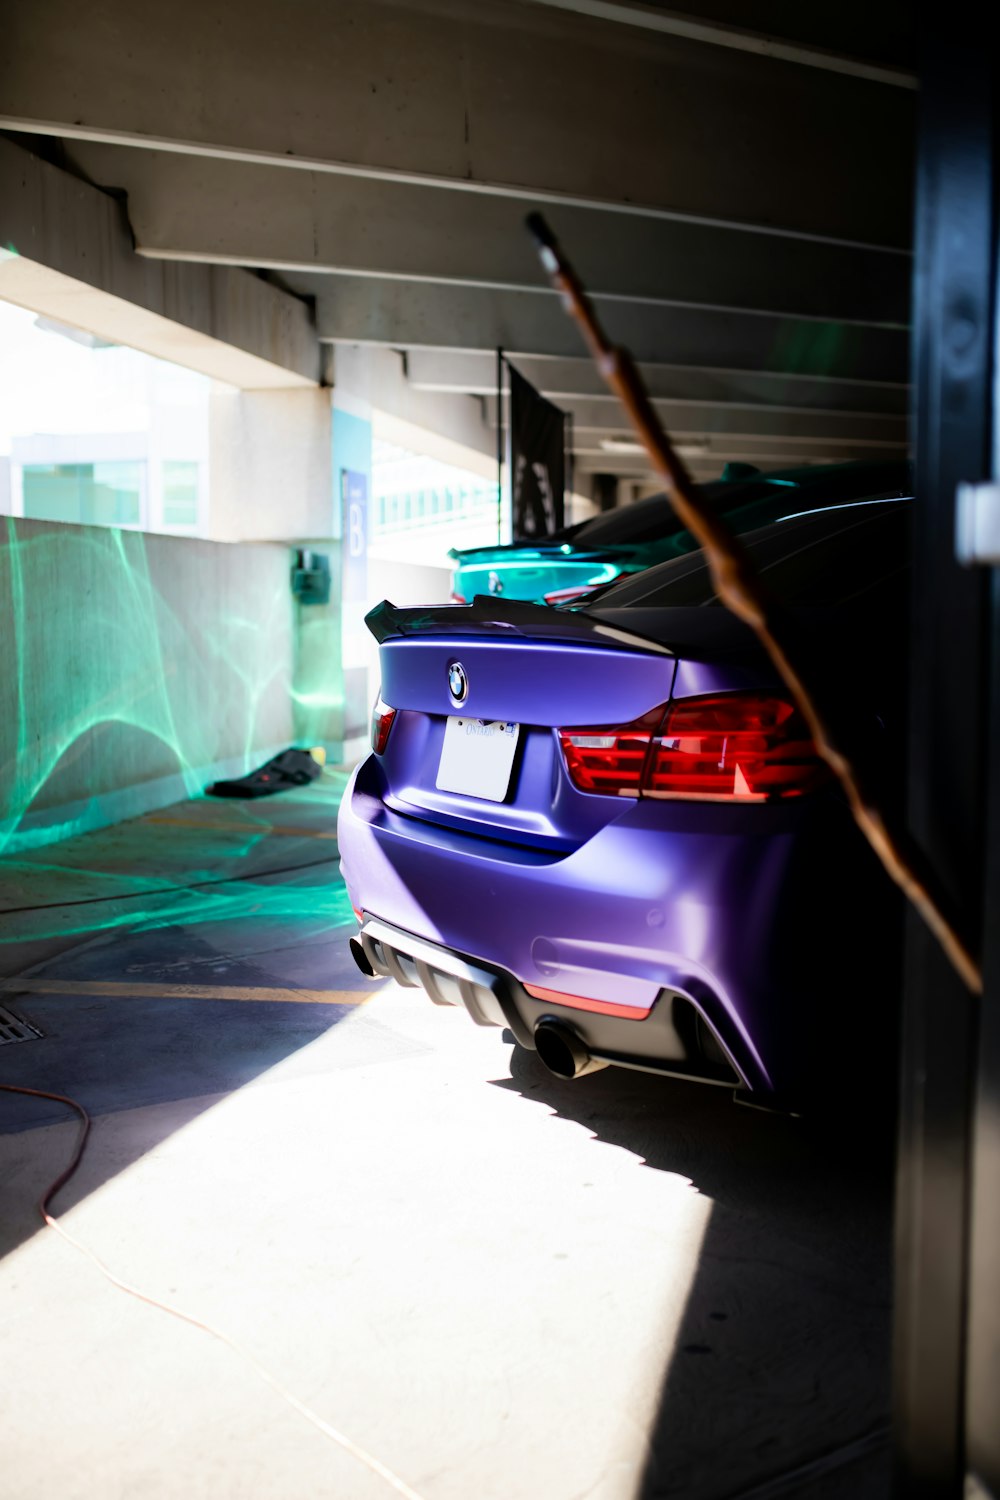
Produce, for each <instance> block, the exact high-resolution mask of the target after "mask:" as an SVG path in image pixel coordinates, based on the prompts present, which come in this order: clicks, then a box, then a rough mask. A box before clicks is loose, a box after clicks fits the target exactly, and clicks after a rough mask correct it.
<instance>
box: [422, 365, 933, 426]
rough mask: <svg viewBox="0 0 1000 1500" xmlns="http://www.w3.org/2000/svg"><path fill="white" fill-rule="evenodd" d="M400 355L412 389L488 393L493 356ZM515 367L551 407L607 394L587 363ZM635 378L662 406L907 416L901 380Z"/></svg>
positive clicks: (746, 375)
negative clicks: (735, 405) (681, 403)
mask: <svg viewBox="0 0 1000 1500" xmlns="http://www.w3.org/2000/svg"><path fill="white" fill-rule="evenodd" d="M405 355H406V367H407V372H408V376H409V381H410V384H411V386H413V387H414V388H415V389H417V390H426V391H466V392H469V393H472V394H476V395H481V396H490V395H492V394H493V393H494V392H495V391H496V378H497V377H496V355H495V353H492V352H490V353H485V352H475V353H469V352H461V351H456V350H448V349H408V350H406V351H405ZM517 368H518V370H519V371H520V372H521V374H522V375H523V376H524V378H525V380H529V381H530V382H531V383H532V385H534V386H535V387H536V389H538V390H539V391H541V392H542V394H543V395H545V396H548V397H549V399H550V400H551V401H555V402H556V403H557V404H558V403H559V402H562V401H565V400H571V399H573V398H575V397H583V396H590V397H594V398H601V399H603V398H605V397H607V396H608V388H607V386H606V385H605V383H604V381H603V380H602V378H601V376H600V375H599V373H598V371H597V370H596V368H595V367H594V362H593V360H591V359H538V358H533V357H531V356H530V355H528V356H523V355H522V356H519V358H518V360H517ZM642 374H643V378H644V380H645V382H646V387H647V389H648V391H649V393H650V395H651V396H652V397H654V399H657V400H663V401H677V400H692V401H709V402H733V401H737V402H743V403H747V404H750V405H753V406H761V407H769V406H770V407H779V408H781V409H783V410H795V411H798V410H818V411H830V412H834V411H843V412H873V413H884V414H886V415H896V416H905V415H906V411H907V400H908V387H907V386H906V385H905V384H904V383H903V382H898V383H895V384H892V383H879V382H875V381H864V380H860V381H844V380H831V379H829V378H827V377H823V376H820V377H816V376H807V375H802V374H800V373H798V372H795V373H792V372H788V373H785V374H780V375H774V374H770V373H768V372H762V371H751V370H712V369H695V368H693V367H691V366H690V365H688V366H677V365H650V364H647V365H645V366H644V367H643V371H642ZM609 399H613V398H609Z"/></svg>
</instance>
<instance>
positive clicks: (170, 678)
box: [0, 519, 294, 852]
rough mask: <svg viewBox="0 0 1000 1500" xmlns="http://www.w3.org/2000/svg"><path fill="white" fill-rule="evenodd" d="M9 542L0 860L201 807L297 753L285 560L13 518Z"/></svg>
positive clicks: (260, 550) (266, 552)
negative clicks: (234, 782)
mask: <svg viewBox="0 0 1000 1500" xmlns="http://www.w3.org/2000/svg"><path fill="white" fill-rule="evenodd" d="M3 543H4V544H3V545H0V630H2V639H3V642H4V648H5V653H6V660H7V670H6V671H5V672H4V674H3V676H2V678H0V852H2V851H4V850H6V851H8V852H15V851H16V850H18V849H23V848H30V847H33V846H36V845H38V844H41V843H47V842H51V841H52V840H53V839H55V838H61V837H65V836H66V835H67V834H69V833H75V832H80V831H82V830H84V829H87V828H93V827H97V826H100V825H101V824H105V823H108V822H110V821H114V820H115V818H117V817H121V816H128V815H130V812H138V811H142V810H144V806H145V807H149V806H154V805H163V804H164V803H165V802H167V801H170V800H176V799H177V798H179V797H182V796H185V795H187V796H193V795H195V794H197V793H199V792H201V791H202V789H203V787H204V785H205V782H206V780H207V779H209V778H210V777H211V776H212V775H213V774H215V773H216V771H217V770H218V768H220V767H222V766H225V767H226V768H227V771H228V773H229V774H232V773H234V772H235V773H236V774H239V773H240V772H241V771H243V770H247V769H249V768H250V767H251V766H252V765H255V764H258V763H259V761H260V760H261V759H263V758H264V757H265V755H268V754H272V753H274V751H275V750H277V749H280V748H283V747H284V746H286V745H288V744H289V743H291V742H292V739H293V726H292V704H291V682H292V670H293V630H294V626H293V605H292V600H291V596H290V590H289V582H288V577H289V575H288V562H289V554H288V551H287V549H286V548H284V547H282V546H280V545H278V544H274V545H261V546H225V545H219V544H214V543H210V542H201V541H195V540H193V539H183V540H182V539H178V538H171V537H161V536H146V535H143V534H141V533H138V532H130V531H121V530H113V529H110V528H96V527H95V528H88V527H78V526H69V525H59V524H50V523H44V522H32V521H27V520H14V519H8V521H7V523H6V535H5V537H3ZM157 783H163V787H162V788H161V789H160V792H159V794H158V795H157V793H156V791H155V790H154V791H152V792H151V788H153V786H154V784H157ZM167 783H169V787H168V786H167ZM127 789H132V790H133V792H135V791H136V789H138V792H137V796H138V800H136V801H135V805H134V806H133V805H132V804H131V803H123V802H122V800H121V799H122V793H123V790H127ZM143 789H145V793H147V794H150V795H151V797H152V800H149V797H148V796H147V800H146V801H145V803H143V802H142V800H141V795H140V794H143ZM116 799H117V800H116ZM123 808H124V809H125V810H123Z"/></svg>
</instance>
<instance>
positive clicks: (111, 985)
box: [0, 979, 378, 1005]
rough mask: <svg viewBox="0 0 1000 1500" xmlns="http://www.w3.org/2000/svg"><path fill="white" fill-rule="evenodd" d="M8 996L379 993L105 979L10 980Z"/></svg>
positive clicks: (329, 997)
mask: <svg viewBox="0 0 1000 1500" xmlns="http://www.w3.org/2000/svg"><path fill="white" fill-rule="evenodd" d="M0 993H3V994H7V995H103V996H105V997H106V998H107V999H111V1000H279V1001H282V1002H283V1003H285V1004H292V1005H367V1003H368V1001H369V1000H373V999H374V998H375V996H376V995H377V994H378V991H377V990H290V989H268V988H263V987H258V986H256V985H255V986H253V987H252V988H250V987H246V986H243V985H237V984H125V983H122V982H121V981H118V980H103V979H9V980H4V981H0Z"/></svg>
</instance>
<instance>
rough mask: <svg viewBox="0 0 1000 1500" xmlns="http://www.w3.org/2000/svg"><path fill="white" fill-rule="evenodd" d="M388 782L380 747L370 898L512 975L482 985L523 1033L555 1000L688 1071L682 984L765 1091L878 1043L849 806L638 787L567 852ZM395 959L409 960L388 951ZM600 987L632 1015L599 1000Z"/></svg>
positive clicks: (362, 794) (366, 810)
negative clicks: (440, 807)
mask: <svg viewBox="0 0 1000 1500" xmlns="http://www.w3.org/2000/svg"><path fill="white" fill-rule="evenodd" d="M380 790H381V774H380V771H379V768H378V766H377V764H375V763H374V757H372V758H371V759H370V760H369V761H367V762H365V763H364V764H363V765H362V766H360V767H359V768H358V770H357V771H356V772H355V775H354V777H353V778H352V781H351V783H350V784H349V786H348V789H347V792H346V794H345V797H344V800H343V802H342V804H341V811H340V819H339V825H338V836H339V842H340V851H341V859H342V871H343V874H344V878H345V880H346V883H347V887H348V892H349V894H350V897H351V901H352V904H353V906H354V908H355V910H358V911H363V913H364V916H365V921H366V922H368V921H371V920H375V921H378V922H381V923H384V924H387V925H388V926H391V927H392V928H394V929H396V930H397V931H398V932H401V933H403V934H404V935H405V936H406V937H407V939H408V941H410V942H411V945H412V943H413V942H414V941H416V942H422V943H425V944H430V945H432V947H433V948H434V950H435V953H436V954H438V955H439V954H440V953H445V954H450V955H452V956H453V957H455V958H457V959H458V960H460V961H461V962H464V963H467V964H471V965H474V966H477V967H478V968H479V969H481V970H483V971H484V972H486V973H489V974H492V975H494V976H499V978H500V980H501V981H502V983H501V984H500V985H499V988H496V989H494V988H493V987H491V985H486V986H485V987H484V988H485V991H486V992H488V993H490V994H495V995H496V997H497V998H496V1001H495V1004H494V1005H493V1008H492V1010H491V1009H490V1002H488V1001H486V1000H485V999H484V1000H483V1002H482V1006H483V1015H481V1016H480V1017H479V1019H481V1020H482V1019H484V1018H485V1019H487V1020H490V1021H494V1022H495V1021H496V1020H497V1013H496V1007H497V1006H499V1011H500V1014H501V1016H502V1018H503V1020H504V1021H505V1023H506V1024H507V1025H509V1026H510V1028H511V1030H512V1031H514V1033H515V1035H516V1036H517V1037H518V1040H519V1041H522V1042H523V1044H524V1045H530V1040H531V1036H532V1034H533V1028H534V1026H535V1025H537V1022H538V1020H539V1018H540V1017H541V1015H543V1014H556V1015H558V1016H560V1017H562V1018H564V1019H566V1020H567V1021H568V1022H571V1023H572V1025H573V1026H574V1027H575V1029H576V1030H577V1031H578V1033H579V1034H580V1035H581V1036H582V1037H583V1038H584V1039H585V1040H586V1041H587V1043H588V1045H590V1046H592V1047H594V1048H595V1049H598V1050H599V1051H600V1052H601V1053H602V1055H604V1054H606V1055H608V1056H609V1058H610V1056H611V1054H616V1057H615V1060H621V1061H623V1062H629V1063H631V1065H632V1066H641V1067H645V1066H649V1067H651V1068H654V1069H656V1070H658V1071H681V1072H683V1071H684V1069H683V1068H679V1069H675V1068H674V1066H673V1065H674V1064H675V1063H677V1062H681V1063H685V1064H687V1063H690V1062H691V1061H692V1054H691V1049H690V1046H688V1047H687V1048H686V1050H685V1053H684V1055H678V1049H677V1044H676V1041H675V1039H674V1036H673V1033H674V1032H676V1031H678V1027H677V1025H676V1022H675V1021H674V1020H673V1017H672V1012H673V1010H674V1009H675V1007H676V1005H677V1003H678V1002H679V1001H683V1002H684V1003H685V1004H686V1005H687V1006H688V1007H690V1008H691V1010H692V1011H693V1012H694V1014H695V1016H696V1017H700V1018H701V1020H702V1021H703V1022H704V1025H705V1027H706V1029H707V1032H708V1034H709V1036H710V1037H712V1038H714V1039H715V1040H716V1041H717V1042H718V1046H719V1048H720V1049H721V1052H722V1054H724V1056H725V1058H727V1059H728V1060H729V1061H730V1063H731V1065H732V1070H733V1072H734V1073H735V1075H736V1076H737V1078H738V1079H739V1080H740V1081H741V1082H742V1084H743V1085H745V1087H746V1088H747V1089H748V1090H749V1091H750V1092H751V1093H752V1094H753V1095H754V1096H755V1097H761V1096H774V1095H781V1096H783V1097H789V1096H795V1095H798V1094H801V1093H802V1092H804V1091H805V1090H806V1089H808V1088H809V1087H810V1086H811V1084H812V1081H813V1079H812V1073H813V1068H812V1058H813V1057H814V1056H816V1055H817V1052H820V1053H822V1054H824V1066H825V1065H826V1063H827V1062H828V1061H829V1060H831V1059H836V1057H837V1056H840V1055H843V1056H844V1057H847V1058H850V1057H851V1056H852V1054H855V1053H856V1051H857V1048H858V1046H859V1045H861V1041H860V1040H859V1039H861V1038H862V1033H863V1030H864V1027H865V1026H866V1025H867V1024H868V1018H869V1017H870V1016H871V1014H872V1010H871V993H870V989H871V987H870V985H869V984H868V980H869V978H870V975H869V974H868V973H866V965H867V962H868V961H867V959H866V958H865V957H864V955H865V953H866V948H867V951H870V950H871V947H872V944H871V942H870V941H868V939H867V937H866V933H867V932H868V929H866V923H868V924H869V928H870V927H871V926H872V924H873V923H877V921H878V920H881V918H882V915H883V914H884V911H885V899H884V894H883V896H882V897H881V899H878V893H877V892H876V891H875V890H874V889H873V887H872V885H871V883H870V881H868V880H867V879H866V877H865V866H864V863H863V861H862V860H859V853H858V840H857V835H856V833H855V831H854V830H853V827H852V825H851V822H850V819H849V816H848V815H846V813H844V811H843V809H842V808H840V806H839V805H834V804H831V803H829V802H827V803H826V804H822V803H821V802H820V801H819V800H816V801H815V803H814V805H813V806H812V807H807V806H806V804H807V803H809V802H811V801H813V799H807V798H802V799H798V802H797V804H796V805H792V804H773V805H761V806H756V807H746V808H742V809H733V808H721V807H720V806H718V805H715V804H694V803H684V804H667V803H663V802H650V803H644V802H642V801H639V802H636V801H625V800H624V799H623V807H622V811H621V813H620V814H618V815H617V816H616V817H615V818H614V819H613V820H612V821H611V822H609V823H608V824H607V825H605V826H604V827H603V828H601V829H600V830H599V831H597V832H596V833H594V834H593V836H591V837H590V838H588V839H587V840H586V841H585V842H584V843H583V844H582V845H581V846H580V847H579V848H577V849H575V850H573V851H572V852H570V853H568V854H567V853H565V852H554V853H550V852H548V851H545V850H539V849H537V848H525V847H522V846H520V845H517V844H513V843H502V842H500V841H499V840H495V839H488V838H480V837H476V836H474V835H470V834H468V833H461V832H457V831H454V830H451V829H448V828H444V827H441V826H440V825H438V824H436V823H433V822H430V821H427V820H425V819H423V818H420V817H417V816H408V815H406V814H402V813H400V812H398V811H396V810H393V809H392V808H390V807H388V806H387V805H386V802H385V801H384V800H383V798H382V796H381V795H380ZM879 878H881V877H879ZM883 884H884V881H883ZM845 892H846V893H847V896H846V897H845ZM848 901H849V903H850V905H849V909H848V906H847V902H848ZM845 918H847V920H845ZM391 946H392V945H390V947H391ZM399 951H400V952H401V953H403V954H404V956H406V955H407V951H408V950H407V949H406V947H405V945H404V946H402V947H400V949H399ZM414 952H415V950H414ZM859 954H860V955H861V957H860V958H859ZM410 956H412V954H411V955H410ZM414 962H416V959H414ZM376 967H377V966H376ZM437 967H438V968H441V969H442V972H444V973H453V970H451V969H448V968H447V966H446V965H443V964H441V962H440V961H439V960H438V961H437ZM379 972H386V973H394V977H397V978H398V977H399V975H398V973H396V972H395V971H394V969H393V968H392V966H391V965H387V966H386V967H385V968H382V969H379ZM414 976H416V980H417V982H420V980H419V970H418V969H415V968H414V969H413V970H412V971H410V976H409V978H408V980H406V981H404V982H410V983H412V982H414ZM526 987H530V989H535V990H538V989H542V990H544V991H547V992H549V996H551V995H552V994H553V993H555V994H558V995H562V996H566V997H577V999H576V1003H575V1004H567V1005H564V1004H561V1003H560V1002H558V1001H557V1000H554V999H551V998H546V997H544V996H543V997H542V998H539V997H538V996H536V995H531V994H530V993H529V989H528V988H526ZM665 995H666V996H669V997H670V999H669V1004H664V996H665ZM501 996H503V997H504V998H505V1003H506V1005H507V1009H505V1008H504V1004H501V1003H500V997H501ZM458 998H459V1000H460V1001H461V1000H462V997H461V996H459V997H458ZM592 1002H596V1003H597V1004H599V1005H600V1004H605V1005H606V1004H613V1005H614V1006H615V1008H616V1010H617V1011H618V1012H621V1014H618V1015H615V1016H604V1015H599V1014H598V1013H597V1012H595V1011H593V1010H592V1009H588V1008H587V1007H588V1005H590V1004H591V1003H592ZM463 1003H464V1001H463ZM511 1007H512V1008H513V1013H512V1012H511ZM469 1008H470V1010H472V1009H473V1007H472V1006H470V1007H469ZM515 1015H516V1017H517V1020H518V1023H519V1024H517V1025H515V1020H514V1016H515ZM633 1015H634V1017H635V1019H633V1018H632V1017H633ZM668 1022H669V1023H670V1024H669V1025H667V1024H666V1023H668ZM680 1029H681V1030H682V1031H683V1027H681V1028H680ZM681 1040H682V1041H683V1040H684V1038H683V1036H682V1038H681Z"/></svg>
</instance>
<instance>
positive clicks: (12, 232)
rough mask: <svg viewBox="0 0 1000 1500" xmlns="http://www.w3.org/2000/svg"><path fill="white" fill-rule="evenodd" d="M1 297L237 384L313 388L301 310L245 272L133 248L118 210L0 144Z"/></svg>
mask: <svg viewBox="0 0 1000 1500" xmlns="http://www.w3.org/2000/svg"><path fill="white" fill-rule="evenodd" d="M0 245H3V246H5V247H6V248H5V250H2V251H0V297H3V298H6V299H7V300H8V301H10V302H16V303H18V304H20V305H21V306H24V307H29V308H33V309H34V310H35V311H38V312H44V313H46V314H47V315H48V316H50V317H53V318H56V319H58V320H59V321H61V322H64V323H68V324H71V325H72V326H74V327H77V328H83V329H86V330H87V331H88V332H90V333H94V334H98V335H99V336H101V337H102V338H107V339H110V340H112V341H113V342H115V343H121V344H127V345H129V346H130V347H132V348H135V349H141V350H143V351H144V352H145V353H147V354H154V355H157V356H158V357H160V358H161V359H169V360H172V361H173V362H174V363H175V364H180V365H186V366H187V367H188V368H190V369H194V370H200V371H201V372H202V373H204V374H206V375H211V376H212V377H213V378H214V379H217V380H224V381H227V382H228V383H229V384H231V385H237V386H241V387H244V388H257V387H261V388H277V387H283V386H310V385H316V384H317V383H318V379H319V370H320V351H319V344H318V342H317V339H316V334H315V331H314V329H313V327H312V323H311V319H310V314H309V310H308V308H307V306H306V305H305V303H303V302H302V301H301V300H300V299H298V298H296V297H292V296H290V295H289V294H288V293H287V292H283V291H281V290H280V289H279V288H278V287H275V286H271V285H269V284H268V283H266V282H264V281H262V280H261V279H260V278H259V277H257V276H252V275H250V274H249V273H248V272H246V271H237V270H233V269H230V268H228V267H222V266H188V265H184V266H178V265H164V264H160V263H157V262H154V261H148V260H143V259H141V258H140V257H139V256H137V255H136V254H135V253H134V251H133V249H132V241H131V235H130V233H129V228H128V223H127V221H126V218H125V214H124V211H123V209H122V206H121V204H120V203H118V202H117V201H116V200H115V199H114V198H111V197H109V196H108V195H107V194H105V193H101V192H99V191H98V190H97V189H96V188H93V187H90V186H88V185H87V184H86V183H83V182H80V181H78V180H77V179H76V178H75V177H71V176H70V175H69V174H68V173H66V172H61V171H60V170H59V169H58V168H57V167H53V166H50V165H49V164H48V163H47V162H43V161H40V160H39V159H38V158H37V157H35V156H32V155H31V153H30V152H27V151H23V150H21V149H20V148H19V147H17V146H15V145H13V144H12V143H11V142H10V141H5V140H2V139H0Z"/></svg>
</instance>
